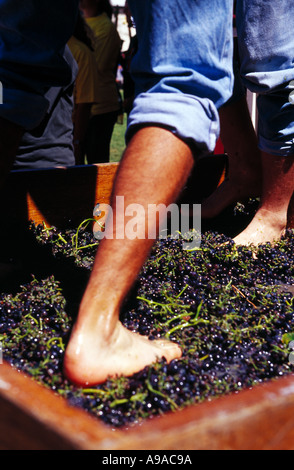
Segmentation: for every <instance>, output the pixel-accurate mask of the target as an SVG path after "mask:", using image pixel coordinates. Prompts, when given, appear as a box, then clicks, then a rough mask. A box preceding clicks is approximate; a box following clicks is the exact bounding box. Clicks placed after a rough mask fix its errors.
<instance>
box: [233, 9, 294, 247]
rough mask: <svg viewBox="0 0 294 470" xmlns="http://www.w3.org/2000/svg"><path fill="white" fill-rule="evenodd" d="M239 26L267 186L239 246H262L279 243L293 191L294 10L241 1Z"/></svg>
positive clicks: (285, 225) (239, 237) (240, 42)
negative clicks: (293, 94)
mask: <svg viewBox="0 0 294 470" xmlns="http://www.w3.org/2000/svg"><path fill="white" fill-rule="evenodd" d="M237 23H238V35H239V45H240V55H241V60H242V68H241V73H242V75H243V78H244V83H245V85H246V86H247V87H248V88H249V89H250V90H251V91H253V92H256V93H258V94H259V97H258V111H259V123H258V133H259V147H260V150H261V153H262V165H263V186H262V194H261V203H260V207H259V209H258V211H257V214H256V216H255V217H254V219H253V221H252V223H251V224H250V225H249V226H248V227H247V228H246V229H245V231H244V232H242V233H241V234H240V235H239V236H238V237H236V239H235V242H236V243H237V244H242V245H247V244H251V243H253V244H256V245H257V244H260V243H264V242H274V241H276V240H279V239H280V237H281V235H282V234H283V232H284V230H285V229H286V227H287V213H288V210H289V204H290V200H291V198H292V196H293V191H294V106H293V104H292V103H291V101H290V93H291V92H292V91H293V88H294V87H293V80H294V66H293V64H294V38H293V32H292V31H293V28H294V4H292V3H289V2H288V1H286V0H269V1H267V2H259V1H258V0H238V7H237ZM285 25H287V27H285Z"/></svg>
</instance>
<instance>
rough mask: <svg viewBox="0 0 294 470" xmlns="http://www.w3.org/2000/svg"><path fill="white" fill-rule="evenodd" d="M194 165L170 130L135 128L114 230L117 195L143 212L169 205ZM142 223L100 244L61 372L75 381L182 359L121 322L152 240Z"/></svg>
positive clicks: (121, 175)
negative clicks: (129, 234)
mask: <svg viewBox="0 0 294 470" xmlns="http://www.w3.org/2000/svg"><path fill="white" fill-rule="evenodd" d="M193 163H194V161H193V156H192V152H191V151H190V149H189V147H188V146H187V145H186V144H184V143H183V142H182V141H180V140H179V139H178V138H177V137H175V136H174V135H173V134H171V133H170V132H168V131H166V130H163V129H160V128H145V129H142V130H141V131H139V132H138V133H137V134H136V135H135V136H134V138H133V140H132V141H131V143H130V144H129V146H128V148H127V150H126V152H125V155H124V157H123V159H122V162H121V164H120V168H119V171H118V176H117V179H116V182H115V185H114V192H113V198H112V208H113V213H114V229H115V226H116V222H117V221H118V219H119V215H118V214H117V207H116V204H115V203H116V196H124V203H125V207H127V206H128V205H129V204H132V203H136V204H140V205H141V206H143V207H144V209H145V214H147V205H148V204H155V205H157V204H160V203H162V204H165V205H169V204H170V203H172V202H173V201H175V199H176V198H177V197H178V195H179V194H180V191H181V190H182V188H183V186H184V184H185V182H186V180H187V178H188V176H189V173H190V171H191V170H192V167H193ZM149 207H150V206H149ZM127 222H128V219H127V217H125V224H126V223H127ZM141 222H142V223H140V224H139V227H138V230H139V233H138V239H135V240H129V239H127V238H124V239H122V240H121V239H116V236H115V230H114V237H113V239H106V238H104V239H103V240H102V241H101V243H100V247H99V249H98V252H97V257H96V260H95V263H94V268H93V272H92V275H91V279H90V282H89V285H88V287H87V289H86V292H85V295H84V298H83V300H82V302H81V306H80V311H79V315H78V319H77V322H76V325H75V328H74V331H73V334H72V336H71V339H70V342H69V345H68V348H67V350H66V354H65V361H64V371H65V374H66V376H67V377H68V378H69V379H70V380H71V381H73V382H75V383H77V384H87V385H89V384H92V385H93V384H98V383H101V382H104V381H105V380H106V379H107V377H108V376H116V375H126V376H129V375H132V374H133V373H135V372H138V371H139V370H141V369H143V368H144V367H145V366H146V365H149V364H151V363H152V362H155V361H156V360H157V359H159V358H163V357H165V358H166V360H167V361H168V362H169V361H171V360H173V359H175V358H179V357H181V350H180V348H179V347H178V345H176V344H174V343H171V342H169V341H149V340H148V339H147V338H145V337H142V336H139V335H138V334H135V333H133V332H130V331H129V330H127V329H126V328H124V327H123V325H122V324H121V323H120V322H119V313H120V308H121V305H122V303H123V301H124V299H125V297H126V296H127V294H128V292H129V290H130V288H131V287H132V285H133V283H134V281H135V279H136V277H137V275H138V273H139V271H140V269H141V267H142V265H143V263H144V262H145V260H146V257H147V256H148V254H149V251H150V249H151V247H152V245H153V243H154V240H151V239H150V240H149V239H148V238H147V237H146V232H145V227H146V223H147V221H146V220H145V217H144V219H143V220H142V221H141ZM125 224H124V226H125ZM119 228H120V229H121V228H122V227H119ZM140 236H142V239H140Z"/></svg>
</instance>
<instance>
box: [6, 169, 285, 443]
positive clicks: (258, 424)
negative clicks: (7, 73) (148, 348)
mask: <svg viewBox="0 0 294 470" xmlns="http://www.w3.org/2000/svg"><path fill="white" fill-rule="evenodd" d="M117 168H118V165H117V164H104V165H96V166H91V167H76V168H71V169H56V170H47V171H33V172H15V173H12V174H11V175H10V177H9V180H8V182H7V185H6V187H5V188H4V190H3V194H2V198H1V201H2V208H1V211H2V214H3V218H2V220H3V221H5V230H4V231H2V237H3V236H4V237H6V238H7V237H13V234H15V233H16V231H18V230H19V227H20V226H21V224H22V223H26V222H27V220H28V219H32V220H34V221H35V222H37V223H40V222H42V221H44V220H45V221H46V222H47V223H48V224H52V225H56V226H59V227H62V226H67V225H68V224H69V223H71V224H72V225H74V226H76V224H77V223H79V222H80V221H82V220H84V219H85V218H86V217H91V216H92V212H93V208H94V206H95V204H96V203H97V202H104V203H108V202H109V198H110V194H111V189H112V185H113V181H114V178H115V174H116V171H117ZM0 449H9V450H20V449H26V450H31V449H32V450H72V449H74V450H101V451H109V450H112V451H115V450H117V451H123V450H153V451H160V450H173V451H176V450H178V451H181V450H187V451H191V450H254V449H255V450H293V449H294V376H292V375H291V376H289V377H286V378H281V379H277V380H275V381H273V382H269V383H266V384H263V385H260V386H257V387H255V388H254V389H251V390H244V391H242V392H240V393H238V394H233V395H228V396H226V397H223V398H218V399H215V400H213V401H209V402H206V403H203V404H200V405H195V406H191V407H188V408H186V409H184V410H182V411H178V412H176V413H168V414H166V415H164V416H161V417H158V418H155V419H152V420H146V421H145V422H144V423H143V424H141V425H140V426H135V427H133V428H130V429H126V430H124V429H121V430H115V431H114V430H112V429H111V428H110V427H108V426H106V425H104V424H103V423H102V422H100V421H99V420H98V419H96V418H93V417H92V416H90V415H89V414H87V413H86V412H84V411H82V410H80V409H77V408H73V407H71V406H69V405H68V403H67V402H66V401H65V400H64V399H62V398H60V397H57V396H56V395H55V394H54V393H53V392H51V391H50V390H48V389H45V388H44V387H42V386H40V385H39V384H37V383H36V382H34V381H33V380H32V379H31V378H29V377H27V376H25V375H24V374H22V373H19V372H16V371H15V370H14V369H13V368H11V367H10V366H9V365H8V364H7V363H3V364H0Z"/></svg>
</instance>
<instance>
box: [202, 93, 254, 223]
mask: <svg viewBox="0 0 294 470" xmlns="http://www.w3.org/2000/svg"><path fill="white" fill-rule="evenodd" d="M219 115H220V121H221V140H222V143H223V145H224V147H225V151H226V153H227V154H228V158H229V169H228V176H227V178H226V179H225V181H224V182H223V183H222V184H221V185H220V186H219V187H218V188H217V190H216V191H215V192H214V193H213V194H212V195H211V196H210V197H209V198H208V199H207V200H206V201H204V203H203V204H202V217H203V218H206V219H207V218H213V217H216V216H217V215H218V214H220V213H221V212H222V211H223V210H224V209H225V208H227V207H228V206H230V205H231V204H234V203H236V202H241V201H242V200H244V199H247V198H249V197H258V196H260V195H261V183H262V176H261V152H260V151H259V149H258V145H257V137H256V133H255V130H254V128H253V125H252V121H251V118H250V114H249V111H248V106H247V101H246V97H244V98H242V99H240V100H238V101H236V102H234V103H232V104H229V105H227V106H224V107H223V108H221V109H220V112H219Z"/></svg>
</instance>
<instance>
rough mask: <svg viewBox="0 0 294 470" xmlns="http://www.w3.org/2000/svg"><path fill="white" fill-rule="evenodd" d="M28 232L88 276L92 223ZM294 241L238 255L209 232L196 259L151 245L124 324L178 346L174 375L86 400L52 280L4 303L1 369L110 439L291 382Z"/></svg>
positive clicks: (121, 381) (145, 377)
mask: <svg viewBox="0 0 294 470" xmlns="http://www.w3.org/2000/svg"><path fill="white" fill-rule="evenodd" d="M30 230H31V232H32V233H33V235H34V237H35V238H36V240H37V243H38V244H40V245H43V246H47V247H48V246H49V247H50V250H51V251H52V253H53V256H54V257H55V259H56V260H60V259H63V258H70V259H72V260H74V263H75V265H76V267H77V269H78V268H80V267H83V268H84V269H86V270H88V271H90V270H91V267H92V265H93V260H94V257H95V253H96V249H97V245H98V242H97V240H95V238H94V237H93V234H92V233H91V230H89V226H88V224H87V223H85V224H84V225H83V226H81V227H79V229H78V230H73V229H69V230H64V231H58V230H57V229H56V228H54V227H51V228H48V227H46V226H45V225H44V224H43V225H39V226H37V227H36V226H34V225H33V224H31V226H30ZM293 235H294V232H293V231H287V233H286V234H285V236H284V237H283V239H282V240H281V241H280V242H279V243H277V244H276V245H275V246H271V245H264V246H261V247H259V248H256V249H253V248H249V247H238V248H237V247H235V245H234V244H233V242H232V240H231V239H230V238H228V237H227V236H224V235H220V234H219V233H216V232H213V231H208V232H206V233H204V234H203V235H202V242H201V246H200V248H198V249H195V250H192V251H189V250H184V249H183V240H182V238H181V237H179V238H177V239H175V238H172V237H168V238H165V239H160V240H158V242H156V244H155V245H154V247H153V249H152V252H151V254H150V256H149V258H148V260H147V261H146V263H145V265H144V267H143V268H142V270H141V273H140V275H139V277H138V280H137V283H136V286H135V288H134V291H133V292H132V294H131V296H130V298H129V299H128V301H127V302H126V304H125V307H124V309H123V311H122V313H121V321H122V323H123V324H124V325H125V326H126V327H127V328H129V329H130V330H132V331H136V332H138V333H140V334H143V335H147V336H148V337H149V338H150V339H156V338H159V337H163V336H165V337H167V338H169V339H171V340H173V341H176V342H178V343H179V344H180V345H181V347H182V350H183V357H182V358H181V359H179V360H174V361H172V362H171V363H170V364H167V363H166V362H165V361H164V360H162V361H160V362H159V363H156V364H152V365H151V366H150V367H146V368H145V369H144V370H142V371H141V372H139V373H137V374H135V375H133V376H132V377H129V378H126V377H119V378H116V379H109V380H108V381H107V382H106V383H105V384H103V385H99V386H97V387H93V388H90V389H85V388H84V389H82V388H78V387H76V386H74V385H72V384H71V383H69V382H68V381H67V380H66V379H65V378H64V377H63V374H62V363H63V355H64V351H65V348H66V344H67V341H68V339H69V335H70V331H71V328H72V325H73V323H74V318H73V317H72V316H71V314H70V311H69V305H70V304H69V301H68V299H67V298H66V295H65V294H64V292H63V290H62V288H61V285H60V281H59V279H58V278H55V277H54V276H53V275H52V276H49V277H47V278H46V279H37V278H35V277H33V279H32V280H31V282H28V283H26V284H25V285H23V286H22V287H21V288H19V292H18V293H16V294H15V293H14V294H7V293H6V294H5V293H2V294H1V297H0V341H1V344H2V350H3V358H4V359H5V360H6V361H7V362H9V363H10V364H11V365H12V367H14V368H16V369H17V370H20V371H23V372H25V373H27V374H29V375H30V376H31V377H33V379H34V380H36V381H38V382H39V383H41V384H42V385H44V386H46V387H48V388H50V389H52V390H53V391H54V392H55V393H57V394H59V395H62V396H63V397H64V398H65V399H66V400H67V401H68V403H69V404H70V405H72V406H75V407H80V408H83V409H84V410H86V411H88V412H89V413H91V414H94V415H95V416H97V417H98V418H99V419H101V420H103V422H105V423H106V424H108V425H110V426H112V427H113V428H117V427H122V426H124V427H129V426H131V425H132V424H134V423H138V422H140V421H141V420H144V419H147V418H152V417H153V416H157V415H159V414H163V413H166V412H169V411H177V410H179V409H182V408H183V407H186V406H188V405H190V404H195V403H201V402H203V401H205V400H212V399H214V398H217V397H219V396H222V395H224V394H228V393H232V392H239V391H240V390H242V389H244V388H250V387H254V386H255V385H257V384H259V383H261V382H264V381H267V380H275V379H277V378H279V377H281V376H284V375H288V374H291V373H292V372H293V366H292V365H291V364H290V362H289V354H290V352H291V351H290V348H289V345H290V342H291V341H293V340H294V300H293V299H294V298H293V290H291V289H292V288H291V286H293V285H294V265H293V252H294V251H293V250H294V237H293ZM72 288H73V289H74V288H75V287H74V285H73V286H72Z"/></svg>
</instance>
